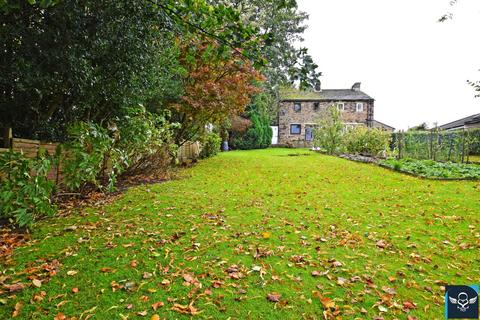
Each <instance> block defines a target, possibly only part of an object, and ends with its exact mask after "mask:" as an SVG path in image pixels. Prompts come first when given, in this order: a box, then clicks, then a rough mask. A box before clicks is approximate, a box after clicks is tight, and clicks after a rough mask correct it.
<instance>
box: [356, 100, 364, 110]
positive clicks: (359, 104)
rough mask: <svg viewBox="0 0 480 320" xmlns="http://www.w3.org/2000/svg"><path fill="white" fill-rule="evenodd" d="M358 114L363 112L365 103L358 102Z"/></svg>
mask: <svg viewBox="0 0 480 320" xmlns="http://www.w3.org/2000/svg"><path fill="white" fill-rule="evenodd" d="M357 112H363V103H362V102H357Z"/></svg>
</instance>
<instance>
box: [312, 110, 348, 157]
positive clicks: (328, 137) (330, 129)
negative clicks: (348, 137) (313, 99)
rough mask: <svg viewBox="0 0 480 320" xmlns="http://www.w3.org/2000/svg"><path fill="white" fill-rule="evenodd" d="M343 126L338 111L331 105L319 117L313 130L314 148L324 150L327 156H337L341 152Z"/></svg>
mask: <svg viewBox="0 0 480 320" xmlns="http://www.w3.org/2000/svg"><path fill="white" fill-rule="evenodd" d="M343 135H344V125H343V122H342V120H341V116H340V111H338V109H337V108H336V107H335V106H334V105H332V106H330V107H328V108H327V109H326V110H325V111H324V114H323V115H322V116H321V118H320V120H319V121H318V123H317V126H316V127H315V129H314V140H313V143H314V146H315V147H319V148H321V149H324V150H325V151H326V152H327V153H328V154H337V153H340V152H342V150H343Z"/></svg>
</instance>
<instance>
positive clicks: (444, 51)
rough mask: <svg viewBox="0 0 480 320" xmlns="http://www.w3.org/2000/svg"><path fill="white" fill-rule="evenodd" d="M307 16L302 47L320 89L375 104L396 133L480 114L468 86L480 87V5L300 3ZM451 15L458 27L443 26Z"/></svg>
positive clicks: (377, 0)
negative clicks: (353, 92)
mask: <svg viewBox="0 0 480 320" xmlns="http://www.w3.org/2000/svg"><path fill="white" fill-rule="evenodd" d="M297 2H298V6H299V9H300V10H301V11H305V12H307V13H308V14H309V16H310V18H309V21H308V25H309V28H308V29H307V31H306V32H305V35H304V38H305V41H304V42H303V43H302V46H304V47H307V48H308V49H309V52H310V54H311V55H312V57H313V59H314V61H315V62H316V63H317V64H318V65H319V70H320V71H322V72H323V77H322V79H321V80H322V87H323V88H326V89H342V88H350V87H351V86H352V84H353V83H354V82H357V81H358V82H362V91H364V92H365V93H367V94H368V95H370V96H372V97H373V98H375V100H376V101H375V119H376V120H379V121H382V122H385V123H386V124H389V125H392V126H394V127H395V128H397V129H407V128H408V127H412V126H415V125H418V124H420V123H422V122H427V123H428V124H430V125H432V124H433V123H434V122H438V124H439V125H440V124H444V123H446V122H450V121H453V120H457V119H460V118H462V117H465V116H469V115H472V114H475V113H480V98H474V96H475V92H474V90H473V88H472V87H470V86H469V85H468V84H467V80H480V72H479V71H478V70H479V69H480V39H479V36H478V32H479V30H480V1H479V0H459V3H458V4H457V5H456V6H454V7H450V5H449V3H450V1H449V0H297ZM447 12H452V13H453V14H454V17H453V20H448V21H446V22H444V23H439V22H437V21H438V18H440V17H441V16H442V15H443V14H445V13H447Z"/></svg>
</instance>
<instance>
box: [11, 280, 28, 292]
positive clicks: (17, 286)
mask: <svg viewBox="0 0 480 320" xmlns="http://www.w3.org/2000/svg"><path fill="white" fill-rule="evenodd" d="M7 288H8V291H10V292H17V291H20V290H23V289H24V288H25V285H24V284H23V283H21V282H18V283H14V284H12V285H9V286H7Z"/></svg>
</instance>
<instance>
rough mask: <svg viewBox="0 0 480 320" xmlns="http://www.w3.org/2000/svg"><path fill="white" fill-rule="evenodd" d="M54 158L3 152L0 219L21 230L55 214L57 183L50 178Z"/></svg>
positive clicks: (0, 170) (1, 158)
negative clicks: (53, 200)
mask: <svg viewBox="0 0 480 320" xmlns="http://www.w3.org/2000/svg"><path fill="white" fill-rule="evenodd" d="M51 168H52V159H51V158H49V157H46V156H39V157H37V158H35V159H28V158H26V157H25V156H24V155H23V154H21V153H18V152H12V151H9V152H4V153H0V216H1V217H2V218H7V219H11V218H13V219H15V222H16V224H18V225H19V226H20V227H24V226H27V227H28V226H31V224H32V223H33V222H34V220H35V219H36V218H37V217H39V216H43V215H51V214H53V213H54V208H53V206H52V203H51V200H50V197H51V194H52V192H53V188H54V183H53V182H51V181H49V180H48V179H47V175H48V172H49V171H50V169H51Z"/></svg>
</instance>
